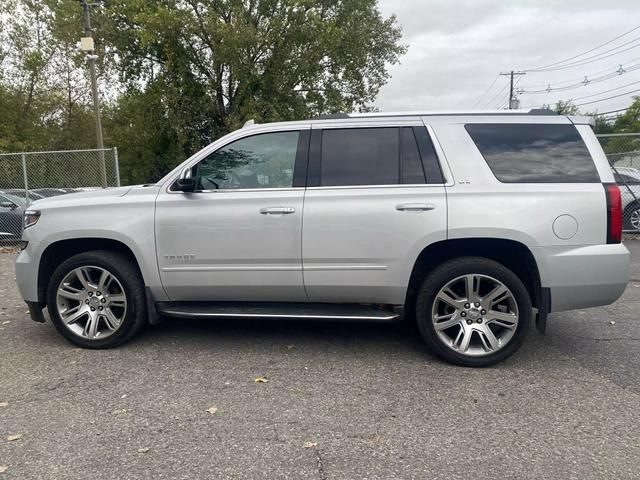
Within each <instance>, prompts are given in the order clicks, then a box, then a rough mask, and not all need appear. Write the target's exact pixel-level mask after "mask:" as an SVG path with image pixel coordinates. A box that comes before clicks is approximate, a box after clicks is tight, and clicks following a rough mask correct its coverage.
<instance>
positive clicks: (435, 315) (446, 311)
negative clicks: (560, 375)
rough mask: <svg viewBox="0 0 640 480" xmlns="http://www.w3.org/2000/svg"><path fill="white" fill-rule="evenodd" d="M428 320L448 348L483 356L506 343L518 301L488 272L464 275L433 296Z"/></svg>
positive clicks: (514, 322)
mask: <svg viewBox="0 0 640 480" xmlns="http://www.w3.org/2000/svg"><path fill="white" fill-rule="evenodd" d="M431 320H432V322H433V326H434V328H435V331H436V333H437V335H438V337H439V339H440V340H441V341H442V343H444V344H445V345H447V346H448V347H449V348H450V349H452V350H454V351H456V352H458V353H461V354H463V355H469V356H483V355H489V354H492V353H495V352H497V351H498V350H500V349H502V348H503V347H505V346H506V345H507V344H508V343H509V341H510V340H511V338H512V337H513V335H514V334H515V332H516V328H517V327H518V305H517V302H516V300H515V297H514V296H513V293H511V290H509V289H508V288H507V287H506V286H505V285H504V284H503V283H502V282H500V281H498V280H496V279H495V278H492V277H489V276H488V275H480V274H470V275H463V276H460V277H457V278H455V279H453V280H451V281H450V282H449V283H447V284H446V285H445V286H444V287H442V289H440V291H439V292H438V294H437V295H436V297H435V300H434V302H433V310H432V313H431Z"/></svg>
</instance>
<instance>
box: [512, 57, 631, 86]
mask: <svg viewBox="0 0 640 480" xmlns="http://www.w3.org/2000/svg"><path fill="white" fill-rule="evenodd" d="M637 60H640V57H635V58H632V59H629V60H627V61H626V62H625V63H623V64H619V65H618V68H617V70H616V72H615V73H619V72H620V67H623V70H624V71H628V69H629V68H630V67H624V65H625V64H627V65H628V64H630V63H632V62H635V61H637ZM632 66H633V65H632ZM612 71H613V67H609V68H605V69H603V70H598V71H597V72H592V73H590V74H589V75H583V76H581V77H573V78H570V79H568V80H563V81H561V82H554V83H555V84H563V83H571V82H575V81H578V80H583V79H584V77H593V76H594V75H600V74H601V73H607V72H608V73H611V72H612ZM547 85H548V84H536V85H529V86H528V87H524V88H543V87H546V86H547Z"/></svg>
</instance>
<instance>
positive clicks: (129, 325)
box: [47, 250, 147, 349]
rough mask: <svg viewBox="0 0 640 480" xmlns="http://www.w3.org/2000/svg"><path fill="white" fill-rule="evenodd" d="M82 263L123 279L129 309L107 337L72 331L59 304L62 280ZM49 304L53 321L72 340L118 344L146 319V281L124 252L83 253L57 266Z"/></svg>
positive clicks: (91, 345) (84, 343)
mask: <svg viewBox="0 0 640 480" xmlns="http://www.w3.org/2000/svg"><path fill="white" fill-rule="evenodd" d="M83 266H95V267H100V268H104V269H106V270H108V271H109V272H110V273H111V274H112V275H113V276H115V277H116V279H117V280H118V281H119V282H120V284H121V285H122V287H123V289H124V293H125V295H126V301H127V310H126V314H125V315H124V319H123V320H122V322H121V323H120V326H119V327H118V328H117V330H116V331H115V332H114V333H113V334H111V335H110V336H108V337H106V338H98V339H88V338H84V337H82V336H80V335H77V334H75V333H73V332H72V331H71V330H69V328H67V327H66V326H65V325H64V323H63V321H62V319H61V317H60V315H59V313H58V309H57V307H56V305H57V303H56V296H57V290H58V287H59V285H60V283H61V282H62V280H63V279H64V278H65V276H66V275H67V274H68V273H69V272H70V271H71V270H73V269H75V268H78V267H83ZM47 306H48V310H49V316H50V317H51V321H52V323H53V325H54V326H55V327H56V329H57V330H58V332H60V334H61V335H62V336H63V337H64V338H66V339H67V340H68V341H69V342H71V343H73V344H74V345H78V346H80V347H83V348H94V349H101V348H112V347H116V346H118V345H121V344H123V343H124V342H126V341H127V340H129V339H130V338H131V337H133V336H134V335H135V334H136V333H138V332H139V331H140V330H141V329H142V327H144V325H145V324H146V323H147V312H146V301H145V293H144V282H143V280H142V276H141V275H140V272H139V270H138V268H137V266H136V265H134V264H133V263H132V262H131V260H130V259H129V258H128V257H126V256H125V255H122V254H121V253H117V252H113V251H109V250H94V251H90V252H85V253H80V254H78V255H74V256H73V257H71V258H69V259H68V260H66V261H64V262H63V263H62V264H61V265H60V266H58V268H56V270H55V271H54V273H53V275H52V276H51V279H50V281H49V285H48V288H47Z"/></svg>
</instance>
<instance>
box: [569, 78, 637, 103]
mask: <svg viewBox="0 0 640 480" xmlns="http://www.w3.org/2000/svg"><path fill="white" fill-rule="evenodd" d="M638 83H640V80H638V81H637V82H631V83H627V84H625V85H621V86H619V87H616V88H610V89H609V90H603V91H602V92H598V93H592V94H591V95H583V96H581V97H575V98H572V100H582V99H583V98H591V97H597V96H598V95H604V94H605V93H609V92H615V91H616V90H622V89H623V88H626V87H630V86H631V85H637V84H638Z"/></svg>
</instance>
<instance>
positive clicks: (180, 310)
mask: <svg viewBox="0 0 640 480" xmlns="http://www.w3.org/2000/svg"><path fill="white" fill-rule="evenodd" d="M156 308H157V311H158V314H160V315H164V316H167V317H177V318H276V319H277V318H283V319H285V318H291V319H296V318H297V319H303V320H342V321H356V322H358V321H361V322H391V321H393V320H396V319H398V318H399V317H400V314H399V313H398V312H393V311H390V310H383V309H381V308H376V307H374V306H370V305H353V304H345V305H343V304H328V303H231V302H219V303H202V302H190V303H186V302H185V303H164V302H163V303H158V304H156Z"/></svg>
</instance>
